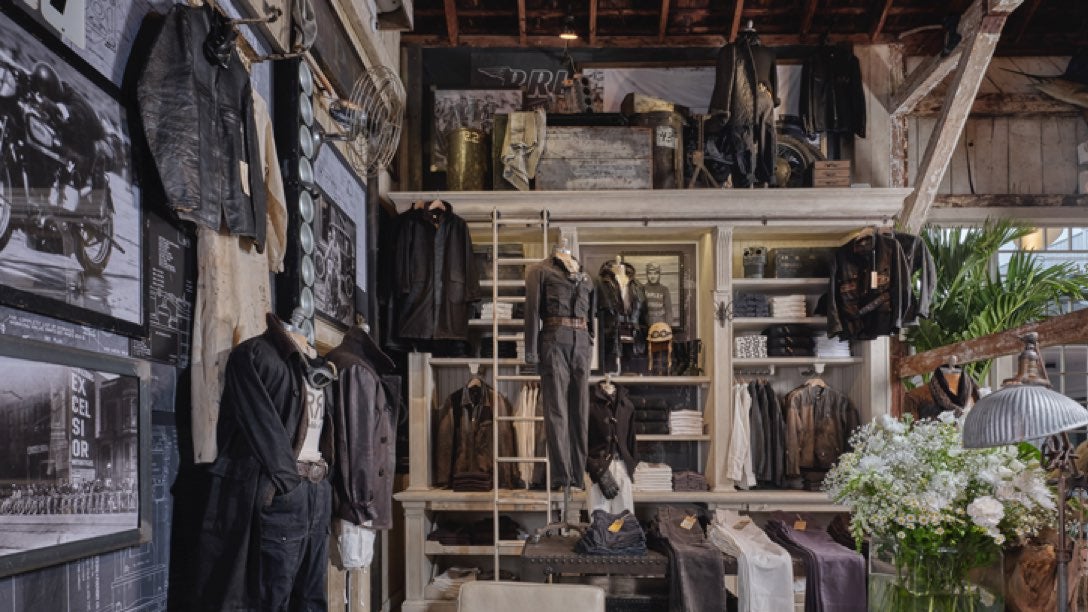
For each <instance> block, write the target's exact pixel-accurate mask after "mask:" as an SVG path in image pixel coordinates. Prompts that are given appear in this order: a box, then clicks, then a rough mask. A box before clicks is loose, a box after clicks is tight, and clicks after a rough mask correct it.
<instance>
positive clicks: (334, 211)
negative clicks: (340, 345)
mask: <svg viewBox="0 0 1088 612" xmlns="http://www.w3.org/2000/svg"><path fill="white" fill-rule="evenodd" d="M315 202H316V203H317V215H316V216H315V217H314V228H315V230H316V231H315V233H316V234H317V246H316V247H315V248H314V270H315V272H316V278H317V281H316V282H315V283H314V306H315V307H316V308H317V311H318V312H319V313H320V314H322V315H324V316H325V317H327V318H329V319H332V320H333V321H336V322H337V323H338V324H340V325H343V326H348V325H351V324H352V323H353V321H354V317H355V246H354V245H355V223H354V222H352V220H351V218H350V217H348V215H347V213H345V212H344V211H342V210H340V208H339V207H338V206H336V204H333V203H332V202H331V201H330V200H329V198H328V197H327V196H325V195H322V196H321V197H320V198H316V200H315Z"/></svg>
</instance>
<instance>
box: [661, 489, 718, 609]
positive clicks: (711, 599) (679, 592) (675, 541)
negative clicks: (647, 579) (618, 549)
mask: <svg viewBox="0 0 1088 612" xmlns="http://www.w3.org/2000/svg"><path fill="white" fill-rule="evenodd" d="M705 512H706V511H705V510H703V509H702V508H699V507H696V506H663V507H661V508H658V510H657V513H656V514H655V515H654V518H653V520H651V521H650V529H649V538H650V543H651V545H652V546H654V547H655V548H657V549H659V550H661V551H662V552H664V553H665V554H666V555H668V557H669V569H668V576H669V612H721V610H725V567H724V566H723V564H722V553H721V551H719V550H718V549H717V548H716V547H714V546H713V545H712V544H710V543H709V542H707V540H706V535H705V534H704V533H703V519H705Z"/></svg>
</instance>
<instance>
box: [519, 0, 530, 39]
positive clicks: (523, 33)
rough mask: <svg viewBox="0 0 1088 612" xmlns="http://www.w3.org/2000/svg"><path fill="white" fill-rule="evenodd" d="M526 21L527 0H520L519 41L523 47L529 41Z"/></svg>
mask: <svg viewBox="0 0 1088 612" xmlns="http://www.w3.org/2000/svg"><path fill="white" fill-rule="evenodd" d="M525 21H526V20H525V0H518V42H519V43H521V46H523V47H524V46H525V44H526V43H528V42H529V30H528V27H527V26H526V23H525Z"/></svg>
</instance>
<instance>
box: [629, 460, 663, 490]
mask: <svg viewBox="0 0 1088 612" xmlns="http://www.w3.org/2000/svg"><path fill="white" fill-rule="evenodd" d="M634 490H635V491H672V468H671V467H669V465H668V464H665V463H646V462H645V461H640V462H639V464H638V465H636V466H635V481H634Z"/></svg>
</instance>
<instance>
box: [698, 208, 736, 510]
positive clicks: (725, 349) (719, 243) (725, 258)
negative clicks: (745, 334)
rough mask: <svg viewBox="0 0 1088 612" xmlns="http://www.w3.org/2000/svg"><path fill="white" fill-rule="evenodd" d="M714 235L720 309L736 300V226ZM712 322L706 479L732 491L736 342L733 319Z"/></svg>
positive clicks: (721, 228)
mask: <svg viewBox="0 0 1088 612" xmlns="http://www.w3.org/2000/svg"><path fill="white" fill-rule="evenodd" d="M713 237H714V272H715V275H714V276H715V278H714V309H715V310H717V309H718V308H723V307H724V306H726V305H728V304H731V303H732V302H733V296H732V291H731V289H730V288H731V287H732V284H733V259H732V253H733V228H732V227H725V226H719V227H717V228H715V229H714V236H713ZM719 305H721V306H719ZM713 325H714V327H713V334H712V336H713V339H714V358H713V364H714V365H713V367H714V372H713V380H714V383H713V384H714V393H713V397H714V405H713V406H710V405H708V406H706V408H705V409H704V413H705V412H707V411H709V412H710V418H709V419H707V421H708V423H707V427H708V428H709V429H708V431H710V433H711V436H710V437H711V440H712V441H711V443H710V451H709V456H708V457H707V460H706V480H707V483H708V484H709V485H710V489H711V490H712V491H733V490H735V487H734V486H733V481H732V480H729V479H728V478H726V476H725V473H724V468H725V462H726V459H727V458H728V452H729V444H728V440H729V436H730V435H731V425H732V423H731V422H730V419H729V415H730V414H732V412H733V408H732V406H733V342H732V341H731V340H730V338H731V337H732V335H733V330H732V327H733V322H732V321H718V320H717V318H716V317H715V320H714V324H713ZM707 361H708V362H710V359H708V360H707Z"/></svg>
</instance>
